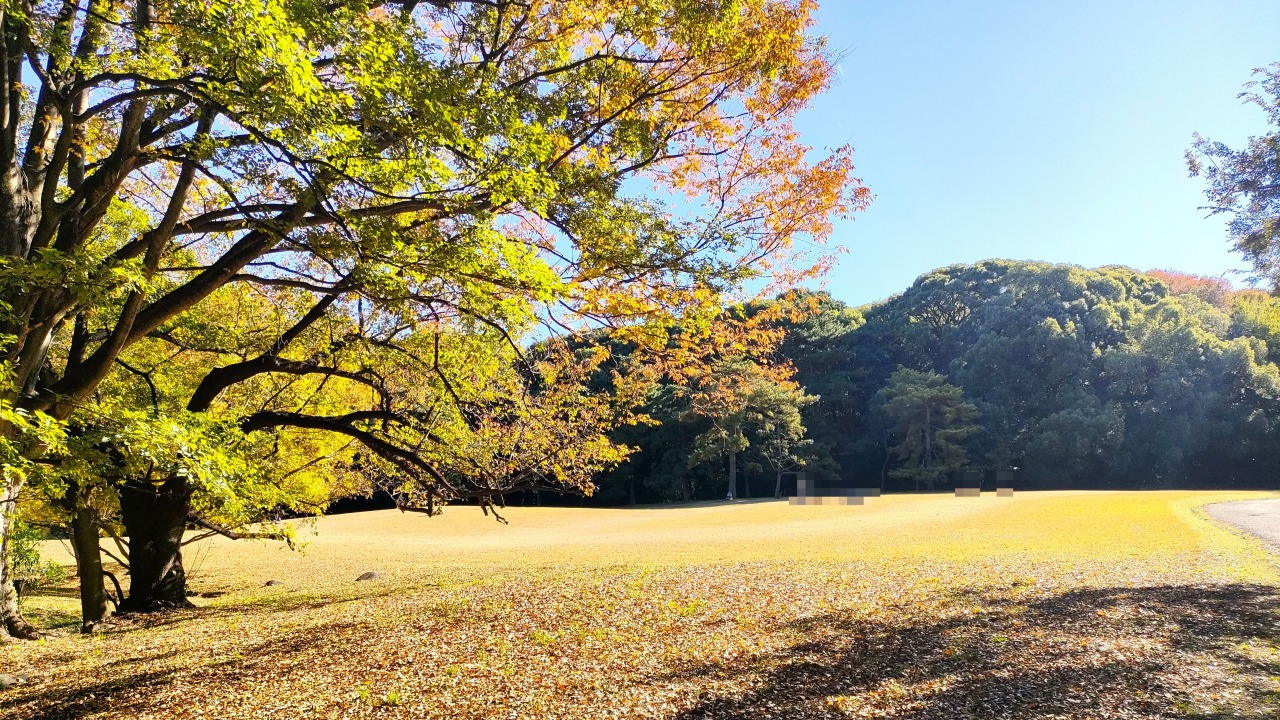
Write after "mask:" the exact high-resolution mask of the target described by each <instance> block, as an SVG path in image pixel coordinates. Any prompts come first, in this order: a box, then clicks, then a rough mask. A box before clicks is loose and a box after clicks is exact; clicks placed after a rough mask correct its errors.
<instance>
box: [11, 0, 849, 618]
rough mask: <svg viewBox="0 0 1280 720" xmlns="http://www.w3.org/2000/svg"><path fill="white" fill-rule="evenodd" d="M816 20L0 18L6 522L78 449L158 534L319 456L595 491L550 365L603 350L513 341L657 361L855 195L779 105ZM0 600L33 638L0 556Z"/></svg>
mask: <svg viewBox="0 0 1280 720" xmlns="http://www.w3.org/2000/svg"><path fill="white" fill-rule="evenodd" d="M812 10H813V5H812V3H811V2H807V1H799V2H792V1H790V0H750V1H749V2H741V3H738V2H733V3H692V4H690V3H661V2H659V3H646V4H643V5H639V6H637V5H636V4H634V3H611V2H604V3H599V2H595V3H583V2H556V3H529V2H515V1H507V0H499V1H498V2H492V1H490V0H485V1H484V2H471V1H468V0H459V1H457V2H429V3H422V2H397V1H390V2H373V3H366V2H358V3H355V2H353V3H348V2H331V3H317V2H312V1H310V0H270V1H269V2H266V3H263V2H260V1H255V2H247V1H241V0H227V1H226V2H217V3H207V2H189V1H187V0H133V1H130V2H113V3H104V2H99V1H98V0H83V2H71V1H68V2H54V1H53V0H50V2H41V3H16V4H15V3H8V4H5V5H3V7H0V29H2V31H3V32H0V56H2V57H3V63H2V64H0V72H2V73H3V76H4V79H5V84H4V87H5V88H6V91H5V92H4V93H3V94H0V105H2V107H0V118H2V119H3V121H2V122H0V176H2V179H0V236H2V237H3V247H0V260H2V261H3V264H2V267H0V311H2V313H0V340H2V341H3V348H4V353H5V366H4V367H5V369H6V372H7V373H8V379H7V381H6V383H5V385H4V390H3V392H2V393H0V412H2V413H3V419H4V424H3V427H2V428H0V430H3V432H2V433H0V453H3V455H4V457H5V459H6V465H5V483H4V486H5V487H4V497H3V498H0V535H2V536H3V537H4V538H6V539H7V537H8V530H7V528H8V525H9V520H10V518H11V516H12V512H11V511H10V510H9V509H8V508H9V506H10V505H11V504H12V501H14V500H15V499H19V498H20V497H21V495H22V493H23V488H24V485H25V481H26V478H27V477H28V475H29V473H30V472H31V471H32V469H33V467H34V465H33V463H35V462H36V461H39V464H42V465H45V464H47V463H48V462H49V461H50V459H54V460H55V461H56V460H57V459H58V458H68V457H73V456H74V457H76V458H83V459H84V461H85V462H86V463H89V464H93V463H95V462H97V464H98V467H104V466H106V465H108V464H111V465H113V467H117V468H118V469H119V470H121V471H122V472H123V473H125V474H128V475H130V476H131V477H128V478H117V480H118V482H114V483H112V482H108V483H99V485H100V486H101V487H102V488H104V489H106V488H108V487H127V486H130V485H131V486H132V487H134V488H135V489H142V490H145V491H147V492H148V493H151V494H150V495H148V496H147V497H149V498H150V499H149V500H148V502H158V501H159V500H160V499H161V498H162V497H169V495H166V494H165V493H167V492H168V491H167V490H165V491H164V492H161V491H162V490H164V489H165V488H170V489H172V493H171V495H172V498H174V500H173V502H174V503H175V505H174V507H173V508H170V510H172V512H169V513H168V515H172V517H174V518H176V520H175V521H174V522H182V521H183V520H185V518H187V517H188V513H187V512H186V507H185V505H184V504H185V503H190V502H195V503H196V506H197V509H199V510H200V511H201V513H203V514H205V515H207V516H205V517H203V519H204V520H206V521H208V522H210V523H213V522H214V520H213V519H212V517H213V516H219V517H220V516H221V515H227V516H232V515H237V516H239V517H244V518H247V517H252V516H254V514H255V513H254V512H247V513H246V512H241V510H250V509H251V508H252V507H258V508H261V509H266V508H267V507H268V506H272V507H278V506H284V507H288V506H289V505H290V503H293V504H295V505H296V504H297V503H311V502H315V501H316V500H317V499H318V498H320V497H321V496H323V495H324V494H325V492H324V491H328V490H331V488H319V487H317V486H314V485H309V484H308V481H307V480H305V477H306V473H303V474H301V475H300V474H298V473H299V471H298V463H297V462H296V461H297V460H299V459H303V458H306V459H307V460H310V459H311V458H313V457H320V458H326V460H325V461H324V462H327V463H329V465H330V466H332V467H343V468H346V469H347V470H349V471H351V472H339V473H337V474H336V477H338V478H341V477H343V476H344V475H351V474H353V473H354V474H358V475H360V476H361V477H363V478H365V479H366V480H367V479H369V478H374V479H377V480H379V481H381V482H384V483H385V484H386V485H387V486H388V487H389V489H391V490H392V491H394V493H395V494H396V495H397V497H399V498H400V499H401V500H402V501H403V502H404V503H405V505H406V506H413V507H423V508H425V509H428V510H430V509H432V508H434V507H435V506H436V505H437V504H438V503H439V502H443V501H447V500H448V499H450V498H455V497H479V498H481V499H482V501H484V502H492V501H493V498H495V497H500V496H501V494H502V493H503V492H506V491H510V490H512V489H515V488H518V487H534V486H536V485H538V484H540V483H554V484H558V485H564V486H567V487H571V488H578V489H582V488H585V487H588V486H589V485H588V483H587V477H588V476H589V475H590V474H591V473H592V472H594V471H595V470H598V469H600V468H602V467H604V466H605V465H608V464H611V463H613V462H616V460H617V459H619V457H620V456H621V455H620V452H621V451H620V450H619V448H618V447H617V446H616V444H615V443H614V442H613V441H612V438H611V436H606V435H604V434H602V433H601V432H600V428H601V427H602V425H601V423H604V422H605V421H608V422H610V423H613V422H615V421H617V420H618V417H617V413H618V412H621V411H623V410H621V409H620V407H619V406H618V405H615V404H612V403H607V404H602V403H603V401H602V400H601V398H599V397H589V396H587V395H584V394H583V393H584V391H583V390H582V383H581V382H578V381H577V380H576V379H575V378H577V377H580V376H585V375H586V374H590V373H592V372H594V371H595V368H597V367H599V366H600V364H601V363H602V362H603V360H604V359H603V358H601V357H600V356H598V355H592V354H583V353H574V352H570V351H568V350H567V349H566V348H565V347H563V346H558V345H557V343H555V342H551V343H548V344H546V345H545V351H540V353H539V356H538V357H535V358H530V357H527V356H526V352H525V350H526V347H527V345H528V344H529V341H530V340H531V339H532V338H535V337H538V336H539V335H541V336H545V337H552V336H555V335H561V334H564V333H567V332H569V333H571V332H577V331H580V330H583V329H589V328H600V327H605V328H609V329H611V330H612V331H613V332H615V333H617V334H618V335H619V336H621V337H625V339H626V342H629V343H631V344H632V345H633V346H634V347H636V348H637V349H644V348H655V349H662V350H663V351H666V350H667V349H668V348H667V347H666V344H667V343H666V337H667V333H666V331H665V330H663V329H662V328H663V327H664V326H666V325H669V324H670V323H672V322H675V321H677V320H678V321H680V322H682V323H683V324H684V326H685V327H686V328H696V327H698V326H699V324H700V323H703V322H704V321H702V320H698V319H697V318H698V316H699V314H702V315H708V314H714V313H715V312H717V311H718V310H719V308H720V305H721V301H720V299H719V296H720V294H721V293H724V292H728V291H732V290H733V289H734V288H736V287H738V286H739V285H740V284H741V283H742V282H743V281H745V280H746V279H748V278H752V277H760V276H763V275H768V276H769V279H770V280H771V281H773V282H779V283H786V282H789V281H791V280H793V279H794V278H796V277H799V276H803V275H805V274H806V273H809V272H813V271H815V270H817V269H820V268H821V267H822V264H823V261H824V258H823V256H822V255H821V253H820V252H819V253H817V254H814V253H811V252H810V251H809V250H808V248H811V247H816V246H819V245H820V244H821V241H822V240H823V238H824V237H825V236H826V235H827V233H828V232H829V231H830V221H831V219H832V218H833V217H834V216H836V215H839V214H842V213H846V212H849V211H852V210H856V209H858V208H859V207H861V206H862V205H863V204H865V203H866V201H867V199H868V195H867V193H866V190H865V189H864V188H862V186H861V185H860V184H859V183H858V182H857V180H856V179H854V178H852V177H851V176H850V169H851V165H850V152H849V149H848V148H840V149H836V150H834V151H830V152H828V153H825V154H815V153H811V152H810V151H809V148H806V147H804V146H803V145H801V144H799V142H798V141H797V139H796V134H795V132H794V131H793V129H792V127H791V124H790V123H791V118H792V117H793V116H794V114H795V113H796V111H798V110H799V109H800V108H802V107H804V106H805V105H806V104H807V102H808V101H809V99H810V98H812V97H813V96H814V95H815V94H816V93H818V92H820V91H821V90H823V89H824V88H825V87H826V86H827V85H828V83H829V82H830V78H831V74H832V68H833V65H832V63H831V61H830V59H829V57H828V55H827V52H826V49H825V47H824V45H823V42H822V40H821V39H820V38H817V37H814V36H813V35H811V34H810V32H809V28H810V25H811V24H812V19H811V13H812ZM797 238H803V239H805V240H806V242H805V243H802V244H793V240H795V239H797ZM810 241H813V242H810ZM242 303H250V304H253V303H256V304H257V308H256V309H253V310H250V309H249V308H248V307H247V306H245V305H242ZM237 308H242V309H244V310H245V312H243V313H241V312H237ZM695 355H696V354H694V355H690V354H686V355H684V356H682V357H684V359H690V358H694V357H695ZM649 359H650V358H646V361H648V360H649ZM666 359H667V356H664V355H655V356H654V357H653V362H655V363H661V362H664V361H665V360H666ZM676 360H677V361H678V360H680V358H676ZM679 372H683V371H679ZM632 377H636V378H639V377H641V376H639V375H633V376H632ZM535 390H537V391H536V392H535ZM622 396H623V397H624V398H625V397H627V393H625V392H624V393H622ZM624 404H625V403H624ZM606 405H607V407H606ZM540 428H541V429H544V430H545V432H543V431H539V429H540ZM557 428H559V429H561V430H563V432H558V431H557V430H556V429H557ZM67 432H70V433H71V436H70V437H68V436H67V435H66V433H67ZM158 435H167V436H169V438H170V439H169V440H163V441H162V440H158V439H156V438H157V436H158ZM148 443H152V444H154V447H152V446H149V445H148ZM184 443H185V444H184ZM349 443H353V444H349ZM90 446H92V447H95V448H97V450H98V453H99V454H98V455H92V454H86V453H87V449H88V448H89V447H90ZM112 446H114V447H112ZM195 447H203V448H205V451H202V452H196V453H193V452H191V449H192V448H195ZM176 448H181V449H180V450H178V449H176ZM227 448H231V449H233V450H234V452H232V453H231V454H230V455H229V456H228V457H227V458H225V459H221V458H220V457H219V452H221V451H223V450H225V449H227ZM344 448H345V449H344ZM566 448H572V449H573V451H574V452H575V453H576V454H575V456H574V462H572V463H557V462H555V461H554V460H553V459H551V458H553V456H555V455H556V454H558V453H560V452H562V451H565V450H566ZM241 450H243V451H244V452H243V453H242V452H241ZM119 452H124V455H123V456H121V458H122V459H123V462H119V463H111V462H107V461H108V460H109V459H110V458H113V457H115V456H114V455H113V453H119ZM94 457H101V458H102V462H98V461H96V460H94V459H93V458H94ZM196 457H200V458H201V459H200V460H198V461H196V460H193V459H192V458H196ZM245 458H250V459H255V461H254V462H250V463H248V464H246V462H245ZM153 460H159V462H153ZM169 461H172V462H169ZM264 463H265V464H264ZM54 464H55V465H59V466H62V465H68V467H66V468H64V469H65V470H66V471H67V472H70V467H69V465H74V464H75V463H62V462H60V461H57V462H55V463H54ZM322 465H323V463H322ZM85 467H86V468H87V467H88V466H87V465H86V466H85ZM53 474H54V471H53V470H49V471H47V472H44V473H43V475H44V476H46V477H48V476H51V475H53ZM84 474H85V475H87V474H89V471H88V470H87V469H86V470H85V473H84ZM118 474H120V473H117V475H118ZM311 477H313V478H319V477H335V476H333V475H327V474H326V473H325V470H324V467H322V466H314V465H313V466H311ZM63 479H64V480H65V479H67V478H65V477H64V478H63ZM56 482H60V481H58V480H57V479H50V480H49V483H50V484H51V485H52V484H56ZM326 482H327V481H326ZM282 483H283V485H284V486H288V487H289V488H290V489H288V490H282ZM322 484H323V483H322ZM308 488H310V489H308ZM60 492H61V490H59V488H57V487H52V490H51V494H53V495H58V494H59V493H60ZM247 496H248V497H251V498H253V499H252V500H246V497H247ZM121 497H122V498H123V497H126V496H125V495H122V496H121ZM237 507H238V508H239V509H237ZM219 514H221V515H219ZM125 515H126V516H128V515H129V513H127V512H126V513H125ZM170 535H172V532H170ZM6 547H7V545H6ZM135 560H136V558H135ZM172 565H173V563H172V562H166V563H164V567H171V566H172ZM0 567H5V565H4V564H3V563H0ZM0 617H2V618H3V620H4V624H5V625H6V626H7V627H8V629H9V630H10V631H11V632H16V633H19V634H29V632H30V628H29V626H27V625H26V624H25V623H24V622H22V620H21V618H20V616H19V615H18V614H17V610H16V604H15V603H14V601H13V594H12V592H11V589H10V582H9V579H8V576H7V575H6V574H3V572H0Z"/></svg>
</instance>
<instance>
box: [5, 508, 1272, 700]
mask: <svg viewBox="0 0 1280 720" xmlns="http://www.w3.org/2000/svg"><path fill="white" fill-rule="evenodd" d="M1265 496H1266V495H1265V494H1259V493H1239V492H1236V493H1208V492H1183V491H1159V492H1038V493H1035V492H1028V493H1018V494H1016V495H1015V496H1014V497H1013V498H997V497H995V496H994V494H985V495H983V496H982V497H980V498H956V497H954V496H951V495H943V494H931V495H893V496H885V497H881V498H874V499H871V500H870V501H869V502H868V504H866V505H862V506H796V505H789V504H787V503H786V502H785V501H756V502H740V503H735V504H724V503H708V504H697V505H689V506H673V507H650V508H637V509H574V508H519V507H513V508H508V509H507V510H506V511H505V513H504V514H505V516H506V518H507V520H508V521H509V522H508V524H505V525H504V524H499V523H496V522H494V521H493V520H491V519H487V518H484V517H482V516H481V515H480V513H479V511H478V510H476V509H474V508H463V507H455V508H450V509H449V510H448V511H447V512H446V513H445V515H444V516H442V517H437V518H427V517H424V516H421V515H413V514H401V513H398V512H395V511H386V512H375V513H362V514H353V515H343V516H334V517H329V518H324V519H322V520H320V521H318V522H317V523H315V525H314V526H313V527H312V528H311V529H310V530H304V531H303V532H302V535H303V537H304V539H305V540H306V545H305V546H304V548H303V549H302V551H300V552H291V551H289V550H287V549H284V548H281V547H279V546H277V545H273V544H267V543H248V542H243V541H241V542H231V541H227V540H221V539H219V540H213V541H206V542H202V543H199V544H197V545H194V546H191V547H190V548H189V550H188V552H187V553H186V557H187V564H188V567H189V569H190V571H191V573H192V582H191V586H192V590H193V591H195V592H198V593H199V594H200V595H202V596H204V597H197V598H196V599H195V602H197V603H198V604H199V605H200V606H201V607H200V608H198V609H196V610H193V611H189V612H183V613H177V614H174V615H169V616H155V617H144V618H137V619H131V620H125V621H121V622H120V623H119V624H117V625H115V626H114V627H112V628H111V629H110V630H109V631H108V632H106V633H104V634H101V635H97V636H94V637H80V636H78V635H75V634H73V633H72V632H71V631H70V629H58V628H55V629H54V630H53V631H52V632H51V634H50V637H49V639H47V640H46V641H44V642H42V643H40V644H30V643H27V644H13V645H10V646H6V647H0V667H16V668H27V669H30V670H31V671H32V672H33V673H34V674H35V677H36V678H37V682H36V683H34V684H32V685H24V686H19V687H18V688H16V689H14V690H11V691H8V692H7V693H4V694H0V716H4V717H6V718H7V717H15V718H20V717H39V718H60V717H113V718H114V717H157V718H160V717H164V718H169V717H175V718H176V717H211V718H212V717H217V718H233V717H236V718H239V717H244V718H249V717H263V716H266V715H268V714H279V713H283V715H282V716H290V717H293V716H296V717H364V716H387V717H399V716H403V717H438V718H453V717H476V718H479V717H575V718H576V717H583V718H586V717H651V718H695V717H730V718H739V717H741V718H747V717H763V716H768V715H769V714H772V715H773V716H775V717H898V718H923V717H990V716H993V715H999V714H1001V713H1006V714H1007V713H1012V714H1010V715H1008V716H1010V717H1040V716H1044V717H1090V716H1094V717H1170V716H1177V715H1179V714H1182V715H1188V716H1194V714H1195V713H1214V712H1217V713H1221V712H1228V711H1229V712H1230V713H1232V714H1231V715H1230V716H1234V717H1259V718H1261V717H1273V716H1274V713H1275V712H1276V711H1277V708H1280V704H1277V702H1276V699H1277V696H1276V695H1275V692H1276V690H1277V687H1276V684H1275V682H1274V680H1273V679H1272V676H1275V675H1280V660H1278V658H1280V655H1278V654H1277V650H1276V642H1277V639H1278V638H1277V632H1276V621H1277V616H1276V614H1275V613H1276V608H1277V607H1280V606H1278V605H1277V599H1276V588H1277V586H1280V572H1278V566H1277V563H1276V559H1275V558H1274V556H1272V555H1270V554H1269V553H1267V552H1266V551H1265V550H1264V549H1263V548H1262V547H1261V546H1260V545H1259V544H1258V543H1257V542H1256V541H1254V540H1252V539H1249V538H1246V537H1243V536H1240V535H1238V534H1236V533H1234V532H1232V531H1230V530H1228V529H1226V528H1223V527H1221V526H1219V525H1217V524H1215V523H1213V522H1212V521H1210V520H1208V519H1206V518H1205V516H1204V515H1203V513H1202V512H1201V511H1200V510H1199V508H1201V507H1202V506H1203V505H1205V504H1207V503H1210V502H1218V501H1225V500H1230V499H1246V498H1256V497H1265ZM47 550H48V552H49V554H51V555H55V556H56V555H57V554H58V553H59V552H64V551H63V550H61V549H60V546H59V545H58V544H53V545H50V546H49V547H48V548H47ZM366 571H376V572H379V573H381V574H382V578H381V579H380V580H376V581H373V582H362V583H356V582H354V578H355V577H356V576H358V575H360V574H361V573H363V572H366ZM267 580H278V581H280V582H281V583H282V585H280V586H278V587H270V588H268V587H264V583H265V582H266V581H267ZM67 594H69V593H67ZM74 607H75V600H74V598H73V597H56V596H45V597H35V598H32V599H31V600H30V601H29V604H28V609H29V611H30V612H31V614H32V615H33V616H34V617H36V618H38V619H42V620H44V621H45V622H46V623H54V624H56V623H57V622H59V619H60V618H61V619H63V620H64V621H65V620H66V619H67V618H68V617H69V615H70V613H71V612H72V611H73V609H74Z"/></svg>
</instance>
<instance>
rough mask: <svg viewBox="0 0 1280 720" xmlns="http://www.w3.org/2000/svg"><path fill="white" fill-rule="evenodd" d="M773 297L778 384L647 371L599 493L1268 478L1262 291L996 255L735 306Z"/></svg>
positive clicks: (678, 495) (1278, 456)
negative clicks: (707, 391)
mask: <svg viewBox="0 0 1280 720" xmlns="http://www.w3.org/2000/svg"><path fill="white" fill-rule="evenodd" d="M779 305H782V306H785V307H786V309H787V310H788V312H781V313H776V314H777V316H778V318H779V319H778V320H777V321H776V322H777V323H778V324H779V325H780V326H781V327H782V329H783V330H785V337H784V339H783V340H782V342H781V344H780V346H779V347H778V349H777V353H776V354H777V356H780V358H781V359H783V360H785V361H788V362H789V363H790V365H791V366H792V367H793V368H794V374H793V376H792V377H791V381H792V383H790V384H788V383H783V384H779V383H778V381H777V380H776V378H774V377H764V376H760V377H757V378H754V379H752V378H750V377H747V378H745V379H744V378H743V377H742V373H741V371H740V370H739V371H734V370H733V363H731V362H726V363H725V364H724V367H726V368H728V369H727V370H726V372H727V373H728V374H729V375H731V376H734V377H736V378H737V380H736V381H735V382H736V387H738V388H740V389H739V390H736V391H732V392H730V394H734V393H735V392H736V394H737V396H738V400H737V403H736V404H734V403H728V404H727V405H725V406H724V407H723V408H722V410H723V412H721V413H719V414H717V412H715V411H710V412H708V411H707V410H706V409H705V408H698V407H696V406H695V404H694V403H693V402H692V401H691V400H690V398H689V396H688V394H687V393H681V392H678V388H676V387H675V386H674V385H672V386H668V387H666V388H664V389H662V390H659V391H658V392H657V393H655V395H654V396H653V397H652V398H651V400H650V403H649V406H648V408H647V410H648V413H649V415H650V417H651V418H652V419H653V420H654V421H655V422H654V424H650V425H637V426H633V427H629V428H624V429H623V430H621V431H619V439H620V440H621V441H622V442H625V443H627V444H629V445H631V446H633V447H635V448H637V451H636V452H635V453H634V454H633V455H632V456H631V457H630V458H629V459H628V461H627V462H625V463H623V464H622V465H620V466H619V467H618V468H616V469H615V470H612V471H610V472H607V473H604V474H602V475H600V476H599V477H598V478H597V485H598V492H597V498H598V501H599V502H603V503H619V502H662V501H677V500H685V499H711V498H722V497H725V496H726V494H729V493H730V492H733V493H735V494H738V495H744V494H745V495H752V496H761V495H773V494H775V492H781V493H790V492H793V491H794V477H795V475H794V473H795V471H797V470H800V469H803V470H804V471H805V472H807V473H808V475H809V476H810V477H811V478H813V479H815V481H817V482H822V483H826V484H830V485H834V486H844V487H881V488H885V489H887V490H912V489H928V488H941V487H950V486H949V485H947V483H948V482H950V481H952V480H953V479H954V477H955V473H957V472H961V471H964V470H980V471H996V470H1016V471H1017V477H1018V478H1019V481H1020V482H1021V483H1023V484H1025V485H1028V486H1034V487H1055V488H1062V487H1079V488H1093V487H1129V488H1154V487H1178V486H1214V487H1270V486H1274V484H1275V474H1274V473H1275V468H1276V467H1277V464H1278V462H1280V442H1278V440H1280V438H1278V437H1277V431H1278V427H1277V418H1278V417H1280V370H1278V368H1277V366H1276V360H1277V358H1280V351H1278V350H1275V348H1280V345H1278V344H1277V343H1278V342H1280V339H1278V338H1277V335H1280V301H1277V300H1276V299H1273V298H1272V297H1270V296H1268V295H1267V294H1265V293H1263V292H1260V291H1255V290H1246V291H1234V290H1232V288H1231V287H1230V285H1229V284H1228V283H1227V282H1225V281H1224V280H1221V279H1217V278H1202V277H1196V276H1191V275H1184V274H1179V273H1170V272H1158V271H1156V272H1148V273H1142V272H1138V271H1135V270H1132V269H1129V268H1124V267H1104V268H1098V269H1092V270H1090V269H1085V268H1081V267H1076V266H1071V265H1052V264H1047V263H1034V262H1016V261H1007V260H993V261H986V262H981V263H977V264H973V265H956V266H951V267H947V268H942V269H939V270H936V271H933V272H931V273H928V274H926V275H924V276H922V277H920V278H919V279H918V280H916V282H915V283H914V284H913V285H912V286H911V287H910V288H908V289H907V290H906V291H905V292H903V293H901V294H899V295H896V296H894V297H891V298H889V299H887V300H885V301H883V302H879V303H875V304H872V305H868V306H865V307H861V308H851V307H848V306H846V305H845V304H843V303H841V302H839V301H837V300H834V299H833V298H831V297H830V296H829V295H828V294H826V293H808V294H799V295H789V296H786V297H781V298H778V299H776V300H773V301H770V302H767V303H758V304H755V305H752V306H750V307H748V308H746V309H745V311H744V312H745V313H746V314H747V315H751V314H755V313H759V312H761V311H763V310H766V309H772V310H774V311H776V310H777V309H778V307H777V306H779ZM749 355H750V353H744V356H743V357H742V358H739V359H738V360H736V361H735V362H736V363H737V364H738V365H739V366H744V365H745V366H750V365H751V364H752V362H753V361H752V359H750V358H749ZM777 359H778V358H776V357H775V358H774V360H775V362H776V360H777ZM748 375H749V373H748ZM730 465H733V470H734V471H735V475H736V478H737V481H736V483H734V484H733V485H732V487H731V486H730V484H729V472H730Z"/></svg>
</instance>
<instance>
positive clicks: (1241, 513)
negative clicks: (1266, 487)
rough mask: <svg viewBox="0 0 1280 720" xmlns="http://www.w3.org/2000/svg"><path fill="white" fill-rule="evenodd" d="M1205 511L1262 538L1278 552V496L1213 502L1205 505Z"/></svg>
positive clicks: (1279, 499)
mask: <svg viewBox="0 0 1280 720" xmlns="http://www.w3.org/2000/svg"><path fill="white" fill-rule="evenodd" d="M1205 512H1207V513H1209V515H1210V516H1211V517H1213V518H1214V519H1216V520H1219V521H1221V522H1224V523H1226V524H1228V525H1232V526H1235V527H1237V528H1240V529H1241V530H1244V531H1245V532H1247V533H1250V534H1252V535H1256V536H1258V537H1260V538H1262V541H1263V542H1265V543H1266V544H1267V547H1269V548H1271V549H1272V550H1273V551H1275V552H1276V553H1280V498H1275V499H1270V500H1240V501H1238V502H1225V503H1215V504H1213V505H1208V506H1206V507H1205Z"/></svg>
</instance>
